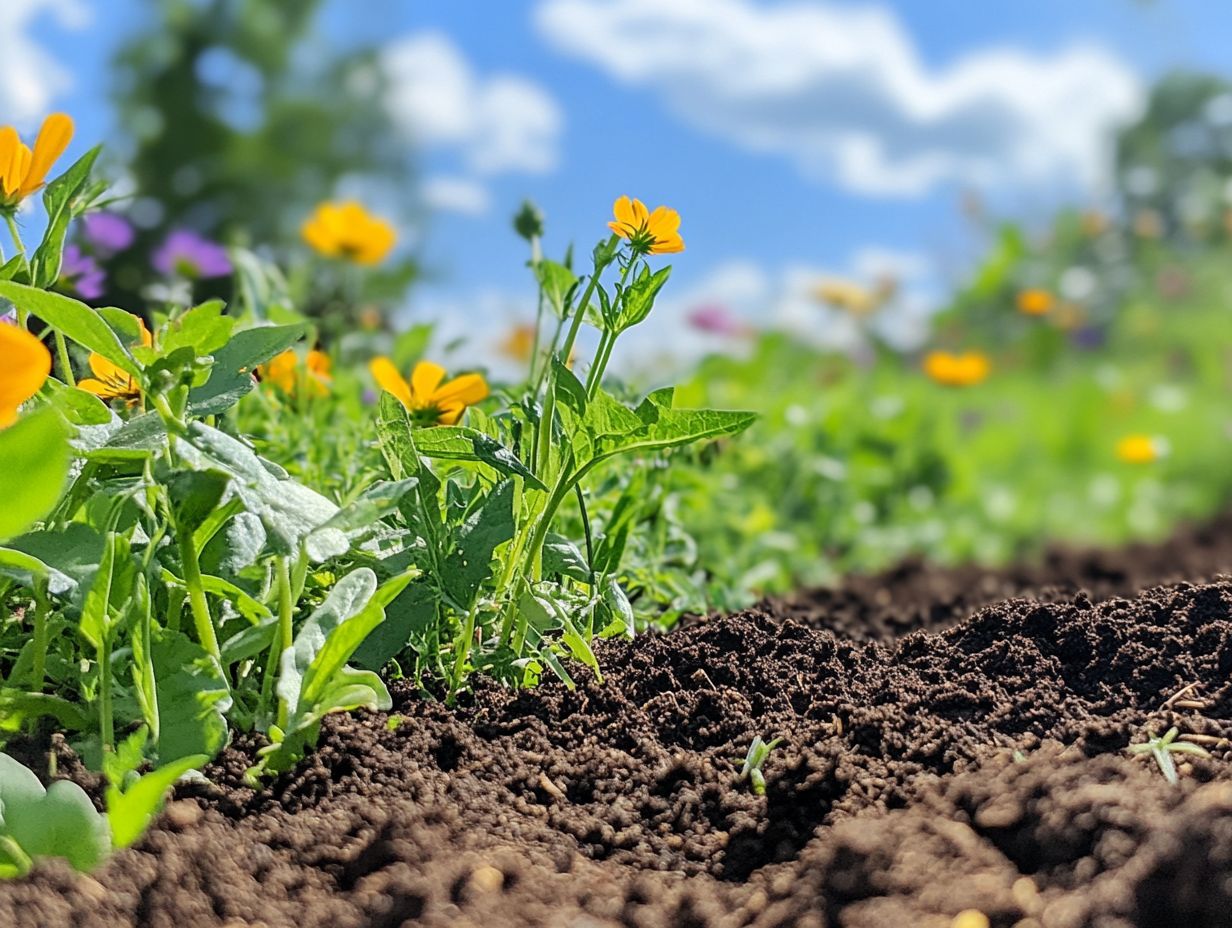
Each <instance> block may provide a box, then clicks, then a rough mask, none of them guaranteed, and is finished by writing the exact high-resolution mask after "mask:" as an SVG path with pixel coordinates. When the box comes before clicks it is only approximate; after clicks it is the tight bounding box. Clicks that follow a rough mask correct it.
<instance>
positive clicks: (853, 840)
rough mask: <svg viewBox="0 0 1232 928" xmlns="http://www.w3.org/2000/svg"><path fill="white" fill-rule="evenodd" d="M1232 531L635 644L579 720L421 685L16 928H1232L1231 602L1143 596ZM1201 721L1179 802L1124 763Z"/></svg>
mask: <svg viewBox="0 0 1232 928" xmlns="http://www.w3.org/2000/svg"><path fill="white" fill-rule="evenodd" d="M1225 527H1227V523H1225V524H1224V526H1218V525H1217V526H1213V527H1211V528H1209V529H1206V530H1202V531H1193V532H1189V533H1185V534H1184V535H1183V536H1179V537H1178V539H1177V540H1174V541H1173V542H1172V543H1170V544H1169V545H1167V546H1161V547H1156V548H1138V549H1134V550H1131V551H1127V552H1121V553H1120V554H1108V555H1078V554H1069V555H1063V554H1055V555H1052V556H1051V557H1050V559H1049V560H1048V561H1047V562H1045V563H1044V564H1041V565H1038V566H1036V567H1032V568H1030V569H1027V570H1023V571H1016V572H1008V573H998V574H987V573H982V572H980V571H976V570H973V569H972V570H969V571H936V572H929V571H927V570H926V569H924V568H920V567H915V566H908V567H904V568H903V569H902V570H901V571H898V572H896V573H892V574H890V575H888V576H887V577H885V578H883V579H882V580H876V579H873V578H859V579H856V580H853V581H852V583H851V585H850V586H848V587H845V588H843V589H840V590H835V591H827V592H824V593H816V594H812V595H811V596H810V597H808V598H803V597H802V598H799V599H797V600H796V601H795V602H794V603H793V604H790V605H787V604H783V603H767V604H763V606H762V607H759V608H757V609H753V610H749V611H747V612H742V613H737V614H734V615H729V616H722V617H714V618H711V619H709V620H706V621H702V622H699V623H696V624H693V625H692V626H690V627H687V628H682V629H680V630H678V631H675V632H673V633H671V634H668V635H663V636H644V637H642V638H639V639H638V640H636V641H632V642H629V641H616V642H605V643H603V644H602V645H601V646H600V648H599V651H600V653H599V657H600V661H601V663H602V666H603V667H604V669H605V679H604V682H603V683H602V684H599V683H597V682H595V681H593V680H584V681H581V682H580V683H579V686H578V688H577V689H576V690H574V691H568V690H566V689H565V688H564V687H563V686H561V685H559V684H557V683H547V684H545V685H543V686H541V687H540V688H539V689H537V690H534V691H531V692H522V693H510V692H506V691H502V690H499V689H497V688H496V687H491V686H485V687H481V688H480V690H479V691H478V692H477V693H475V694H474V695H473V697H471V698H470V699H469V700H468V701H467V702H466V703H465V704H464V705H462V706H460V707H458V708H455V709H447V708H445V707H444V706H442V705H440V704H436V703H431V702H424V701H421V700H419V699H417V698H416V697H415V695H414V693H413V692H412V691H411V690H410V689H409V688H407V689H403V690H399V689H398V688H397V687H395V702H396V705H395V709H394V711H393V712H391V713H388V714H386V713H378V714H360V715H356V716H353V717H347V716H335V717H332V718H330V719H329V720H328V721H327V723H326V725H325V726H324V731H323V735H322V741H321V745H320V748H319V749H318V750H317V751H316V752H315V753H314V754H313V755H312V756H311V757H309V758H308V759H307V760H306V761H305V762H304V763H303V764H301V765H300V767H299V768H298V769H296V770H295V771H293V772H291V773H289V774H287V775H285V776H283V777H281V778H280V779H278V780H276V781H274V782H272V783H270V784H269V785H268V786H267V788H265V789H264V790H262V791H260V792H252V791H250V790H247V789H246V788H244V787H243V786H242V773H243V770H244V769H245V767H246V766H247V765H248V764H249V763H250V762H251V754H250V753H249V751H248V750H246V749H245V746H244V745H236V746H234V747H232V748H231V749H230V750H228V751H227V752H226V753H225V754H224V755H223V756H222V757H221V758H220V760H219V762H218V763H217V764H215V765H214V766H213V767H211V768H210V770H209V771H208V773H209V775H210V778H211V781H212V782H211V783H207V784H194V785H186V786H181V787H180V789H179V792H178V794H177V797H176V799H175V800H174V801H173V802H172V803H171V804H170V805H169V806H168V808H167V810H166V812H165V813H164V814H163V815H162V816H161V817H160V818H159V820H158V821H157V823H156V825H155V826H154V827H153V828H152V829H151V831H150V832H148V833H147V835H146V836H145V837H143V838H142V839H141V840H140V841H139V842H138V843H137V844H136V845H135V846H134V847H133V848H131V849H129V850H126V851H123V852H121V853H118V854H116V855H115V856H114V857H113V858H112V859H111V860H110V861H109V862H108V863H106V864H105V865H104V866H103V867H102V868H100V869H99V870H98V871H96V872H95V873H94V874H92V875H89V876H83V875H78V874H76V873H74V872H72V871H71V870H69V869H68V868H67V867H65V866H62V865H58V864H55V863H52V864H44V865H41V866H40V867H39V868H38V869H37V870H36V872H35V873H34V874H33V875H32V876H30V877H29V878H26V879H23V880H18V881H12V882H9V883H7V884H4V885H3V886H0V925H5V926H8V925H12V926H19V928H25V926H39V928H48V926H60V925H64V926H69V925H72V926H81V928H102V926H132V925H140V926H150V928H172V926H175V928H196V926H228V928H241V926H248V928H257V926H264V928H283V926H296V928H317V926H319V928H327V926H328V928H359V926H382V928H397V926H421V925H422V926H462V928H466V926H482V928H501V926H511V928H520V926H552V928H606V926H627V928H660V926H661V928H703V926H706V928H728V926H745V925H748V926H758V928H786V926H802V928H804V926H809V928H823V926H842V928H874V926H876V928H884V926H899V925H902V926H908V925H910V926H922V928H934V926H935V928H948V926H951V925H952V924H953V923H954V922H953V920H954V918H955V916H956V915H957V914H958V913H959V912H962V911H963V910H967V909H976V910H978V911H980V912H982V913H984V914H985V915H986V916H987V917H988V919H989V920H990V924H991V925H992V926H993V928H1010V926H1015V928H1080V926H1096V928H1124V926H1158V928H1164V926H1181V925H1185V926H1226V925H1228V924H1230V923H1232V916H1230V915H1229V913H1232V745H1230V744H1229V742H1228V741H1227V740H1226V739H1228V738H1230V737H1232V581H1229V580H1226V579H1214V580H1213V582H1199V583H1191V582H1179V583H1173V584H1172V585H1170V586H1166V587H1157V588H1154V589H1150V590H1147V591H1145V592H1141V593H1135V591H1136V590H1137V589H1138V588H1139V586H1141V585H1144V584H1148V585H1149V584H1151V583H1157V582H1160V581H1164V580H1174V579H1176V578H1177V577H1178V576H1179V577H1185V578H1188V579H1189V580H1195V579H1201V580H1203V581H1207V580H1209V579H1210V578H1212V577H1213V576H1214V575H1215V574H1217V573H1218V572H1219V571H1220V570H1221V569H1228V568H1232V532H1225V531H1224V528H1225ZM1050 570H1051V571H1052V572H1051V573H1050V572H1049V571H1050ZM989 577H991V578H992V579H986V578H989ZM982 578H984V579H982ZM1081 589H1087V590H1089V591H1090V592H1089V593H1087V592H1081V591H1080V590H1081ZM1122 595H1124V596H1127V597H1128V598H1119V597H1120V596H1122ZM802 604H803V605H802ZM913 629H914V631H913ZM579 676H581V675H580V674H579ZM1186 688H1187V689H1186ZM1178 692H1180V696H1179V697H1177V698H1174V697H1175V694H1177V693H1178ZM1173 725H1175V726H1176V727H1177V728H1178V729H1179V730H1180V731H1181V733H1182V734H1183V735H1184V736H1185V737H1186V738H1194V737H1195V736H1196V737H1197V739H1198V741H1200V742H1201V743H1202V744H1204V745H1205V746H1206V747H1207V748H1209V749H1210V751H1211V757H1209V758H1206V757H1197V756H1193V755H1188V754H1185V755H1177V756H1176V761H1177V765H1178V767H1179V783H1178V785H1175V786H1173V785H1170V784H1169V783H1168V782H1167V781H1166V780H1165V779H1164V777H1163V776H1162V775H1161V773H1160V771H1159V769H1158V767H1157V766H1155V764H1154V762H1153V761H1151V760H1149V759H1144V758H1142V757H1137V756H1131V755H1130V754H1129V753H1127V752H1126V750H1125V749H1126V747H1127V746H1128V745H1130V744H1131V743H1139V742H1142V741H1144V740H1145V739H1147V738H1148V737H1150V736H1151V735H1152V734H1155V735H1158V734H1162V733H1163V732H1165V731H1166V730H1167V729H1168V728H1169V727H1171V726H1173ZM757 735H760V736H762V737H763V738H766V739H769V738H772V737H780V738H782V739H783V743H782V744H781V745H779V746H778V747H777V748H776V749H775V750H774V751H773V752H772V753H771V754H770V757H769V759H768V760H767V762H766V764H765V779H766V792H765V795H764V796H758V795H756V794H755V793H754V791H753V790H752V789H751V787H750V784H749V783H748V782H747V781H741V780H740V778H739V771H740V766H741V761H742V759H743V756H744V753H745V751H746V750H747V748H748V746H749V744H750V742H751V741H752V739H753V738H754V736H757ZM1191 743H1192V742H1191Z"/></svg>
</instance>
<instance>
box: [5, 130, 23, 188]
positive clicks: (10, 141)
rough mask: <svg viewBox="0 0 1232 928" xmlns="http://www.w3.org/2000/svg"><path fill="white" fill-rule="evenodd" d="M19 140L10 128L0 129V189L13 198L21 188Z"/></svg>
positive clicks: (15, 132)
mask: <svg viewBox="0 0 1232 928" xmlns="http://www.w3.org/2000/svg"><path fill="white" fill-rule="evenodd" d="M22 177H23V175H22V173H21V138H20V137H18V135H17V130H16V129H14V128H13V127H12V126H5V127H4V128H3V129H0V187H3V188H4V194H5V196H10V197H11V196H13V195H14V194H16V193H17V190H18V188H20V187H21V182H22Z"/></svg>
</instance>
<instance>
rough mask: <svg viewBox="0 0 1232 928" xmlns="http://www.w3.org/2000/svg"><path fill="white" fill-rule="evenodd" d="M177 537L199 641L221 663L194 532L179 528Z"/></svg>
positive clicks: (185, 584)
mask: <svg viewBox="0 0 1232 928" xmlns="http://www.w3.org/2000/svg"><path fill="white" fill-rule="evenodd" d="M176 536H177V540H178V541H179V543H180V561H181V562H182V563H183V567H184V586H185V587H187V588H188V605H189V608H190V609H191V610H192V616H193V623H194V624H195V625H196V628H197V639H198V640H199V641H200V642H201V646H202V647H203V648H205V650H206V651H207V652H209V655H210V656H211V657H213V658H214V660H216V661H218V662H219V663H221V662H222V652H221V651H220V650H219V647H218V634H217V632H215V630H214V619H213V617H212V616H211V615H210V604H209V601H208V600H207V599H206V598H205V587H204V586H203V585H202V583H201V563H200V561H198V559H197V547H196V544H195V543H194V541H193V535H192V532H190V531H187V530H185V529H181V528H178V527H177V530H176Z"/></svg>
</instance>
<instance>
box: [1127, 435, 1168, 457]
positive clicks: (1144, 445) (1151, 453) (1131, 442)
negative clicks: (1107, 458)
mask: <svg viewBox="0 0 1232 928" xmlns="http://www.w3.org/2000/svg"><path fill="white" fill-rule="evenodd" d="M1163 453H1164V444H1163V442H1161V441H1160V440H1159V439H1157V438H1154V437H1152V436H1150V435H1126V436H1125V437H1124V438H1122V439H1121V440H1120V441H1118V442H1117V445H1116V456H1117V457H1118V458H1120V459H1121V460H1122V461H1124V462H1125V463H1126V464H1150V463H1152V462H1153V461H1158V460H1159V459H1160V458H1161V457H1162V456H1163Z"/></svg>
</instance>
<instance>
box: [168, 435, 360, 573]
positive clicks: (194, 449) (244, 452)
mask: <svg viewBox="0 0 1232 928" xmlns="http://www.w3.org/2000/svg"><path fill="white" fill-rule="evenodd" d="M189 441H190V442H191V444H189V443H183V442H182V443H181V445H180V449H179V453H180V455H181V457H182V458H183V459H184V460H185V461H187V462H188V463H189V464H190V465H191V466H192V467H194V468H196V469H198V470H206V469H217V470H222V471H224V472H226V473H227V474H229V475H230V476H231V478H232V483H231V487H232V491H233V492H235V493H237V494H238V495H239V497H240V499H242V500H243V502H244V506H245V508H246V509H247V510H248V511H249V512H251V513H253V514H254V515H256V516H257V517H258V518H260V520H261V523H262V525H263V526H264V527H265V530H266V531H267V533H268V536H269V537H268V541H269V543H270V546H271V547H272V548H273V549H274V551H275V552H276V553H278V554H294V553H296V550H297V548H298V546H299V545H300V544H301V542H304V541H305V540H306V539H307V538H308V536H309V535H311V534H312V533H313V530H314V529H316V528H318V527H320V526H322V525H324V524H325V523H326V522H328V521H329V520H330V519H332V518H333V517H334V516H335V515H337V513H338V507H337V506H336V505H334V504H333V503H332V502H330V501H329V500H328V499H326V498H325V497H324V496H321V495H320V494H319V493H316V492H314V491H312V490H310V489H308V488H307V487H305V486H304V485H303V484H300V483H297V482H295V481H294V480H289V479H283V478H282V477H280V476H278V474H279V473H280V469H277V468H273V466H272V465H270V464H269V463H268V462H267V461H265V460H263V459H262V458H260V457H258V456H257V454H256V453H255V452H254V451H253V450H252V449H251V448H249V447H248V446H247V445H245V444H243V443H242V442H240V441H239V440H238V439H235V438H232V437H231V436H230V435H227V434H225V433H223V432H220V431H218V429H215V428H211V427H210V426H208V425H205V424H204V423H202V422H193V423H192V424H191V425H190V426H189ZM335 535H336V536H338V537H337V539H335V537H334V536H335ZM315 541H316V543H315V544H314V545H310V546H309V547H308V553H309V555H310V556H311V557H312V558H313V560H316V561H321V560H325V559H326V558H328V557H331V556H336V555H337V554H341V553H343V552H345V551H346V549H347V547H348V544H349V543H348V541H347V539H346V536H345V535H343V534H342V533H341V532H334V533H321V532H318V533H317V535H316V536H315ZM327 541H328V542H329V544H328V545H326V544H325V542H327Z"/></svg>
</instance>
